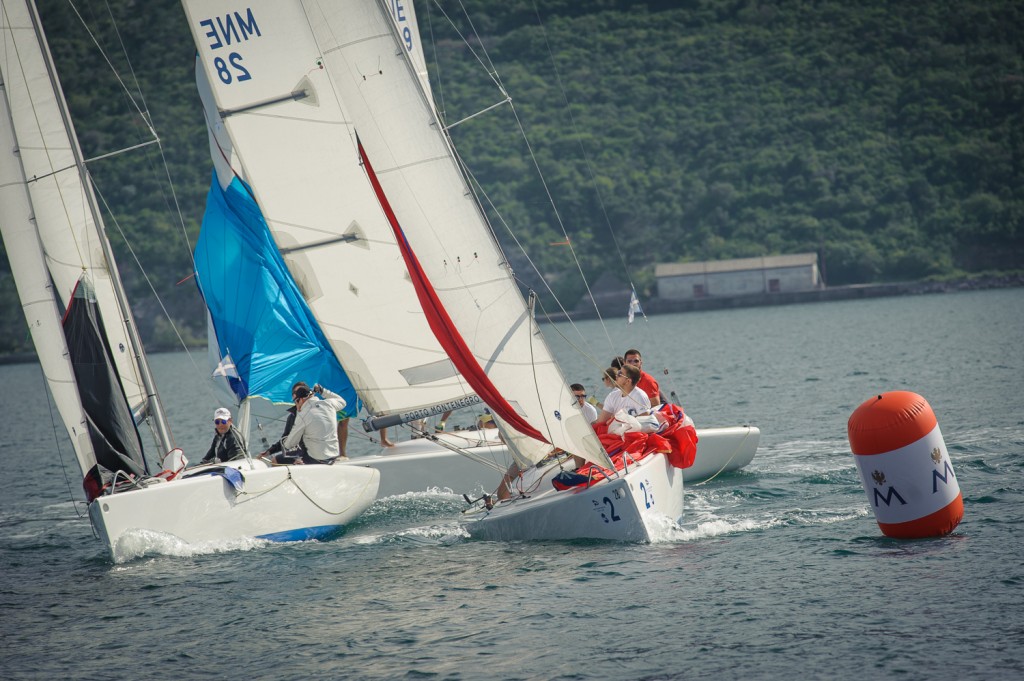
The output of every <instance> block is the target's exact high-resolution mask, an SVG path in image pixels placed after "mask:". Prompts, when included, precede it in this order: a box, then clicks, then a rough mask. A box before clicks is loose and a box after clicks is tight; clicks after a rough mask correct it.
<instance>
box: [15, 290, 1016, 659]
mask: <svg viewBox="0 0 1024 681" xmlns="http://www.w3.org/2000/svg"><path fill="white" fill-rule="evenodd" d="M580 328H581V329H582V330H583V331H584V332H585V334H586V335H587V337H588V338H589V339H590V340H591V341H593V342H594V344H595V346H596V347H598V348H603V349H600V350H598V351H597V355H598V357H599V358H600V359H599V360H598V362H597V364H596V365H591V364H588V363H587V362H586V361H584V360H582V359H579V358H577V357H574V356H569V354H568V353H567V351H566V350H565V348H564V347H562V346H559V349H558V352H559V354H560V355H564V356H565V361H564V365H565V367H566V368H567V373H568V374H569V376H570V378H571V379H572V380H579V381H581V382H583V383H585V384H586V385H587V387H588V388H590V389H591V390H590V391H594V389H596V388H597V385H598V382H597V380H596V379H597V376H598V371H599V368H598V367H599V366H600V365H602V364H603V363H604V362H605V361H606V360H607V359H608V358H610V357H611V355H612V354H615V353H616V352H621V351H622V350H624V349H625V348H626V347H628V346H634V345H635V346H638V347H640V348H641V349H642V350H643V351H644V357H645V369H647V370H648V371H655V370H656V371H655V372H656V373H657V372H659V371H660V370H661V369H662V368H663V367H665V366H666V365H667V368H668V369H669V370H670V374H669V376H668V377H665V376H664V375H663V374H659V376H658V377H659V378H660V379H663V382H664V384H665V387H668V388H671V389H674V390H675V391H676V392H677V393H678V395H679V396H680V398H681V400H682V402H683V404H684V405H685V406H686V408H687V411H688V413H690V414H691V415H692V416H693V417H694V419H695V420H696V422H697V424H698V425H702V426H712V425H733V424H737V423H752V424H755V425H757V426H759V427H760V428H761V430H762V445H761V448H760V450H759V451H758V454H757V457H756V458H755V459H754V461H753V463H752V464H751V465H750V466H748V467H747V468H746V469H745V470H744V471H742V472H739V473H735V474H731V475H727V476H722V477H720V478H718V479H716V480H714V481H712V482H711V483H709V484H707V485H699V486H691V487H689V488H687V490H686V497H685V506H686V516H685V518H684V521H683V523H682V524H681V526H680V527H666V528H665V529H664V532H663V534H662V536H661V538H660V540H659V541H657V542H655V543H653V544H650V545H616V544H606V543H600V542H573V543H559V542H552V543H519V544H493V543H488V542H476V541H470V540H469V539H467V538H466V536H465V533H464V532H462V531H461V529H460V527H459V525H458V523H457V516H458V511H459V510H460V509H461V508H462V502H461V500H460V499H459V498H458V497H457V496H456V495H453V494H444V493H423V494H418V495H409V496H406V497H394V498H390V499H383V500H378V501H377V502H376V503H375V504H374V506H373V507H371V509H370V511H369V512H368V513H367V514H365V515H364V516H363V517H362V518H361V519H360V521H359V522H357V523H356V524H355V525H354V526H353V527H351V528H350V529H349V530H348V531H347V532H346V533H345V534H344V535H343V536H342V537H341V538H339V539H337V540H335V541H332V542H328V543H304V544H293V545H274V544H265V543H262V542H236V543H234V544H232V545H217V546H209V547H203V548H201V549H192V548H187V549H184V548H182V547H177V548H175V547H169V546H163V547H161V549H160V551H162V552H163V553H160V552H151V553H150V554H149V555H147V556H146V557H144V558H140V559H137V560H134V561H131V562H128V563H125V564H121V565H113V564H111V563H109V562H108V560H107V558H106V555H105V552H104V551H103V550H102V549H101V547H100V544H99V542H97V541H96V540H95V539H93V537H92V535H91V532H90V529H89V526H88V521H87V520H84V519H82V518H80V517H79V516H78V515H77V513H76V510H75V508H74V507H73V506H72V504H71V503H70V502H69V500H68V498H69V492H68V489H69V487H70V488H72V489H74V490H75V491H76V494H78V490H79V489H80V487H79V485H78V475H77V473H72V472H70V471H69V473H68V476H67V479H68V480H69V481H70V482H65V475H64V472H63V468H62V466H61V465H60V462H59V459H58V458H57V456H56V455H55V454H54V450H55V438H54V429H53V426H52V424H51V422H50V416H49V413H48V411H47V407H46V399H45V389H44V388H43V385H42V379H41V376H40V372H39V369H38V367H37V366H34V365H19V366H2V367H0V379H2V381H3V385H4V391H3V394H2V396H0V400H2V404H3V407H4V414H5V415H6V420H7V424H8V425H7V426H6V427H5V428H4V429H3V433H2V435H0V448H2V451H3V455H2V457H0V475H2V479H3V480H5V481H6V484H7V489H6V490H5V495H4V499H3V501H2V502H0V574H2V575H3V578H2V580H3V581H2V586H0V638H2V646H0V650H2V652H0V670H2V671H0V677H3V678H11V679H21V678H55V677H75V678H101V677H102V678H107V677H109V676H110V675H113V676H115V677H131V678H139V679H148V678H156V679H165V678H199V677H202V678H237V677H242V676H245V677H253V678H272V679H307V678H359V679H384V678H396V677H401V678H438V679H448V678H452V679H478V678H489V679H493V678H513V679H655V678H657V679H661V678H701V677H702V678H740V677H743V678H827V679H862V678H894V677H899V678H904V679H992V678H1020V677H1021V675H1022V674H1024V652H1022V651H1024V550H1022V537H1021V531H1022V528H1024V457H1022V454H1024V397H1022V394H1024V380H1022V379H1024V351H1022V350H1021V342H1022V339H1024V290H1019V289H1017V290H1003V291H989V292H970V293H957V294H947V295H932V296H923V297H908V298H889V299H881V300H873V301H855V302H843V303H827V304H815V305H800V306H790V307H779V308H760V309H750V310H733V311H719V312H708V313H694V314H687V315H678V316H665V317H655V318H652V319H651V321H650V322H649V323H648V324H647V325H646V326H643V325H641V324H640V323H636V324H634V325H633V326H631V327H627V326H626V325H625V324H624V323H623V320H614V321H613V322H609V326H608V333H609V334H610V335H611V336H612V339H613V340H612V346H611V347H609V346H608V345H607V344H606V342H605V340H604V339H605V331H604V330H602V328H601V327H600V326H599V325H598V324H597V323H596V322H588V323H586V324H584V325H581V326H580ZM558 329H560V330H562V331H563V332H565V333H567V334H568V333H569V332H570V329H569V327H568V326H567V325H561V326H559V327H558ZM551 331H554V329H551ZM548 335H549V336H550V335H552V334H550V333H549V334H548ZM196 361H197V362H205V358H204V357H200V358H197V360H196ZM154 363H155V367H154V370H155V371H156V373H157V379H158V381H160V383H161V385H162V394H163V396H164V399H165V401H166V402H167V404H168V410H169V412H170V413H171V415H172V418H173V425H174V432H175V436H176V438H177V440H178V442H179V443H180V444H182V445H183V446H184V447H185V448H186V450H187V451H188V452H192V453H195V454H196V456H201V453H202V452H203V451H205V448H206V447H207V446H208V443H209V440H210V437H211V436H212V430H211V426H210V415H211V414H212V409H213V407H214V406H216V403H217V399H216V397H215V395H213V394H212V393H211V392H210V391H209V390H208V388H207V385H206V382H205V377H206V375H207V371H206V369H205V366H204V368H202V369H200V368H193V366H192V364H191V363H190V362H189V360H188V358H187V357H186V356H185V355H180V354H172V355H160V356H157V357H155V358H154ZM899 389H906V390H913V391H915V392H918V393H920V394H922V395H924V396H925V397H926V398H927V399H928V401H929V402H930V403H931V405H932V407H933V409H934V410H935V413H936V415H937V417H938V419H939V424H940V426H941V427H942V431H943V435H944V437H945V441H946V444H947V447H948V448H949V451H950V455H951V457H952V460H953V466H954V469H955V471H956V474H957V477H958V479H959V483H960V486H961V489H962V491H963V494H964V505H965V516H964V520H963V522H962V523H961V524H960V526H959V527H958V528H957V530H956V531H955V532H954V533H953V534H952V535H950V536H949V537H945V538H941V539H930V540H918V541H896V540H891V539H887V538H884V537H883V536H882V535H881V534H880V532H879V531H878V528H877V525H876V524H875V521H874V516H873V515H872V514H871V513H870V511H869V510H868V507H867V502H866V497H865V494H864V491H863V489H862V488H861V484H860V480H859V478H858V476H857V473H856V469H855V467H854V462H853V457H852V456H851V454H850V452H849V449H848V445H847V441H846V420H847V419H848V418H849V415H850V413H851V412H852V411H853V409H855V408H856V407H857V405H859V404H860V403H861V402H862V401H864V400H866V399H868V398H869V397H871V396H872V395H874V394H876V393H878V392H883V391H887V390H899ZM277 428H278V426H277V425H276V424H271V426H270V427H269V430H270V434H271V436H273V435H275V434H276V432H277ZM59 442H60V446H61V451H62V452H63V455H64V457H65V460H66V461H67V462H68V465H70V466H72V467H73V464H72V463H71V453H70V449H69V448H68V447H67V443H66V441H65V440H63V439H61V440H60V441H59ZM373 446H374V445H372V444H371V443H369V442H367V441H365V440H353V449H354V450H361V451H369V450H371V449H372V448H373Z"/></svg>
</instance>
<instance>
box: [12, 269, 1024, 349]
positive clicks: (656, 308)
mask: <svg viewBox="0 0 1024 681" xmlns="http://www.w3.org/2000/svg"><path fill="white" fill-rule="evenodd" d="M1020 287H1024V274H1012V275H1002V276H993V277H978V278H974V279H958V280H955V281H910V282H896V283H888V284H850V285H848V286H830V287H827V288H822V289H815V290H812V291H790V292H778V293H753V294H747V295H742V296H720V297H708V298H696V299H691V300H662V299H660V298H651V299H650V300H648V301H646V302H644V303H642V305H643V309H644V314H645V315H647V316H653V315H660V314H674V313H680V312H706V311H709V310H732V309H740V308H745V307H766V306H771V305H799V304H801V303H825V302H833V301H841V300H865V299H869V298H887V297H891V296H915V295H926V294H932V293H957V292H959V291H985V290H990V289H1004V288H1020ZM596 297H597V306H598V308H599V309H600V313H601V315H602V316H603V317H604V318H605V319H612V318H617V317H619V316H621V315H623V312H624V310H627V309H628V308H629V296H628V295H625V296H623V295H622V294H620V293H618V292H616V293H615V294H614V295H609V294H604V295H601V294H597V296H596ZM577 307H580V306H579V305H577ZM585 319H597V314H596V313H595V312H594V310H593V308H590V309H583V310H580V309H577V310H573V311H572V312H571V313H569V314H562V313H557V314H548V315H547V316H546V317H544V318H539V319H538V320H537V321H538V322H564V321H570V320H571V321H580V320H585ZM199 347H205V346H196V348H192V349H198V348H199ZM181 350H182V348H180V347H173V348H167V347H153V348H147V349H146V351H147V352H148V353H160V352H180V351H181ZM35 361H37V360H36V353H35V352H15V353H10V354H0V364H24V363H28V362H35Z"/></svg>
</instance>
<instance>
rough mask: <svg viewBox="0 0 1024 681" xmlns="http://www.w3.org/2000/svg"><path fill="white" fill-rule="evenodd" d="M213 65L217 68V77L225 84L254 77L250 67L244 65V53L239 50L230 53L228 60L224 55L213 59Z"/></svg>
mask: <svg viewBox="0 0 1024 681" xmlns="http://www.w3.org/2000/svg"><path fill="white" fill-rule="evenodd" d="M229 64H230V66H229ZM213 67H214V68H215V69H217V77H218V78H220V81H221V82H222V83H224V84H225V85H231V82H232V81H236V82H239V83H240V82H242V81H243V80H250V79H251V78H252V76H251V75H250V74H249V69H247V68H245V67H244V66H242V55H240V54H238V53H237V52H232V53H231V54H229V55H228V58H227V61H225V60H224V58H223V57H217V58H216V59H214V60H213Z"/></svg>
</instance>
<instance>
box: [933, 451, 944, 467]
mask: <svg viewBox="0 0 1024 681" xmlns="http://www.w3.org/2000/svg"><path fill="white" fill-rule="evenodd" d="M932 461H934V462H935V465H936V466H938V465H939V464H940V463H942V452H940V451H939V448H938V447H936V448H935V449H933V450H932Z"/></svg>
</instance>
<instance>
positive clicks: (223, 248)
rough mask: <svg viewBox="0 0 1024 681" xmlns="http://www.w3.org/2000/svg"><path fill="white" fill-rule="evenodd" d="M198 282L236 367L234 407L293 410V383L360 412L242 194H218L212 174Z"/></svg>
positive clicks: (236, 185)
mask: <svg viewBox="0 0 1024 681" xmlns="http://www.w3.org/2000/svg"><path fill="white" fill-rule="evenodd" d="M195 256H196V277H197V280H198V283H199V289H200V291H201V292H202V294H203V297H204V298H205V299H206V307H207V309H208V310H209V311H210V316H211V318H212V319H213V326H214V329H215V331H216V335H217V342H218V344H219V345H220V348H219V349H220V355H221V356H222V357H223V356H225V355H227V354H228V353H230V354H231V357H232V358H233V360H234V363H235V367H236V369H237V372H238V376H239V378H238V379H234V378H232V379H230V380H229V383H230V384H231V388H232V390H233V391H234V392H235V395H236V396H237V397H238V399H239V400H241V399H244V398H245V397H247V396H249V395H258V396H260V397H263V398H266V399H268V400H271V401H274V402H291V401H292V398H291V387H292V384H294V383H295V382H296V381H306V382H307V383H309V384H310V385H313V384H314V383H320V384H321V385H323V386H325V387H327V388H329V389H330V390H332V391H334V392H336V393H338V394H339V395H341V396H342V397H343V398H345V401H346V402H347V403H348V407H347V408H346V410H345V411H346V412H347V413H348V414H349V415H350V416H354V415H355V414H356V413H357V412H358V411H359V408H360V403H359V398H358V397H357V395H356V391H355V388H353V387H352V382H351V381H350V380H349V379H348V376H346V375H345V371H344V369H342V367H341V364H340V363H339V362H338V359H337V358H336V357H335V356H334V352H333V350H332V349H331V347H330V345H329V344H328V342H327V339H326V338H325V337H324V334H323V331H321V329H320V326H319V325H318V324H317V322H316V319H315V318H314V317H313V313H312V312H311V311H310V309H309V306H308V305H306V301H305V299H304V298H303V297H302V294H301V292H300V291H299V288H298V286H297V285H296V284H295V281H294V279H292V276H291V274H290V273H289V271H288V268H287V266H286V265H285V263H284V260H283V259H282V258H281V254H280V252H278V250H277V246H276V245H275V244H274V239H273V237H272V236H271V234H270V230H269V229H268V228H267V223H266V221H265V220H264V219H263V214H262V212H261V211H260V209H259V206H257V205H256V201H255V200H254V199H253V197H252V194H251V193H250V191H249V189H248V187H247V186H246V185H245V184H244V183H243V182H242V181H241V180H239V179H238V178H237V177H236V178H233V179H232V181H231V184H230V185H228V187H227V189H221V186H220V183H219V182H218V180H217V176H216V173H214V177H213V181H212V182H211V184H210V192H209V194H208V195H207V198H206V214H205V215H204V216H203V227H202V230H201V231H200V233H199V242H198V243H197V244H196V253H195Z"/></svg>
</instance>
